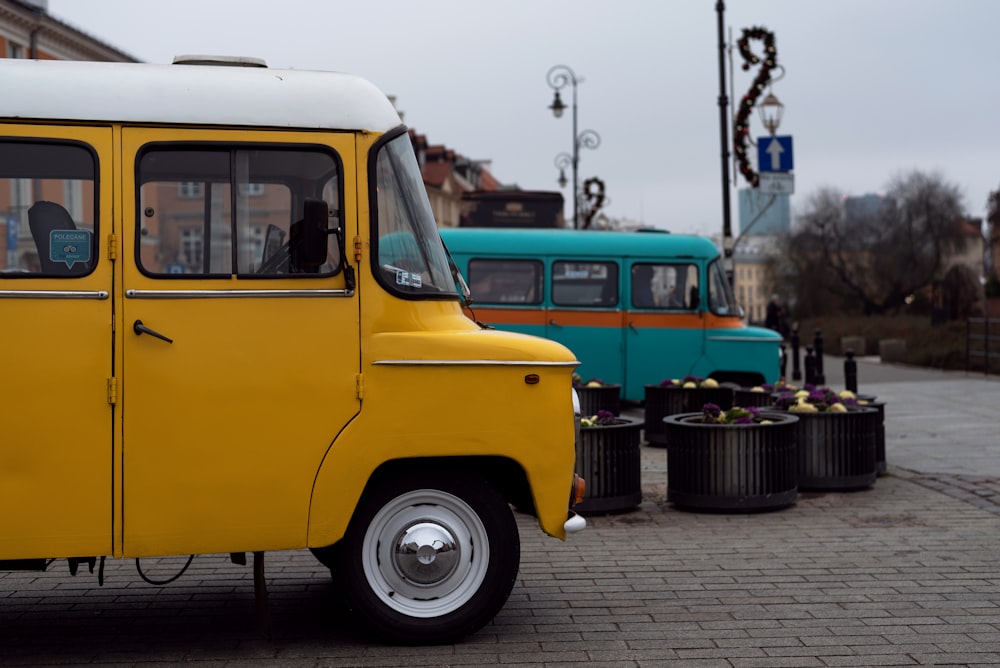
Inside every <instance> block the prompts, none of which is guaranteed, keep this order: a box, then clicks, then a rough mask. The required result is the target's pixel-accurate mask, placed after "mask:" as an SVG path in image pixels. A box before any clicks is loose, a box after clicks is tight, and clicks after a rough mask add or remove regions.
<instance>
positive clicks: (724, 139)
mask: <svg viewBox="0 0 1000 668" xmlns="http://www.w3.org/2000/svg"><path fill="white" fill-rule="evenodd" d="M715 11H716V13H717V14H718V15H719V16H718V18H719V138H720V142H721V144H722V257H723V264H722V266H723V268H724V269H725V271H726V278H727V279H729V285H730V286H732V285H733V231H732V226H731V221H730V218H729V115H728V109H729V98H728V97H727V96H726V39H725V35H724V30H723V24H724V23H725V20H724V16H725V12H726V5H725V3H724V2H723V1H722V0H718V2H716V3H715Z"/></svg>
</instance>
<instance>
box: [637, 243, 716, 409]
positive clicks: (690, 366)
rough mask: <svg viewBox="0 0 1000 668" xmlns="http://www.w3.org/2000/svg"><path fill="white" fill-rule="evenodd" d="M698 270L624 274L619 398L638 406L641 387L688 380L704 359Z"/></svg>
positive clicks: (648, 265) (645, 267)
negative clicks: (622, 367)
mask: <svg viewBox="0 0 1000 668" xmlns="http://www.w3.org/2000/svg"><path fill="white" fill-rule="evenodd" d="M698 276H699V274H698V265H697V264H694V263H693V262H690V261H684V260H678V261H675V262H662V261H660V262H639V261H637V262H635V263H633V264H632V266H631V268H630V271H629V283H630V287H629V295H630V296H629V304H628V313H627V314H626V321H627V330H626V331H627V334H626V338H625V341H626V354H625V359H626V362H625V366H626V372H625V376H626V382H625V387H624V388H623V391H622V396H623V397H626V398H628V399H633V400H640V399H642V398H643V397H644V396H645V387H646V385H656V384H659V383H660V382H662V381H663V380H665V379H668V378H675V379H679V378H683V377H684V376H686V375H689V374H693V373H694V370H695V369H697V368H699V363H700V361H701V359H702V358H703V356H704V354H705V318H704V314H703V313H702V312H701V310H702V309H704V308H705V306H706V305H704V304H701V303H700V302H701V297H700V294H701V286H700V282H699V280H698Z"/></svg>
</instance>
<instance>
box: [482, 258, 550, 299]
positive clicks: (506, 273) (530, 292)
mask: <svg viewBox="0 0 1000 668" xmlns="http://www.w3.org/2000/svg"><path fill="white" fill-rule="evenodd" d="M469 288H470V289H471V291H472V300H473V302H474V303H476V304H489V303H496V304H541V303H542V263H541V262H539V261H537V260H469Z"/></svg>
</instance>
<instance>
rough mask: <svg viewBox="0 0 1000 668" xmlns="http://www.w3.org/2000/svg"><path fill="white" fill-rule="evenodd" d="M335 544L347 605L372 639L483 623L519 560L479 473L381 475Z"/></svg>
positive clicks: (511, 525)
mask: <svg viewBox="0 0 1000 668" xmlns="http://www.w3.org/2000/svg"><path fill="white" fill-rule="evenodd" d="M404 545H406V547H403V546H404ZM442 545H450V546H451V547H450V549H442ZM435 546H436V547H435ZM340 547H341V550H340V555H339V556H340V557H341V568H340V569H339V571H340V574H341V576H342V578H343V588H344V590H345V592H346V594H347V597H348V600H349V602H350V604H351V606H352V607H353V609H354V611H355V612H356V613H357V614H358V616H359V617H360V618H361V619H362V620H363V621H364V622H365V624H366V625H367V626H368V627H369V628H370V630H371V631H372V632H373V633H374V634H375V635H376V637H377V638H378V639H379V640H383V641H389V642H393V643H399V644H410V645H423V644H442V643H450V642H454V641H457V640H459V639H461V638H464V637H465V636H468V635H470V634H472V633H474V632H476V631H478V630H479V629H480V628H482V627H483V626H484V625H485V624H487V623H488V622H489V621H490V620H492V619H493V617H495V616H496V614H497V613H498V612H499V611H500V609H501V608H502V607H503V605H504V604H505V603H506V602H507V598H508V597H509V596H510V592H511V590H512V589H513V587H514V582H515V580H516V579H517V572H518V568H519V566H520V559H521V544H520V538H519V536H518V532H517V523H516V522H515V520H514V515H513V512H512V511H511V509H510V506H509V505H508V504H507V502H506V501H505V500H504V499H503V497H502V496H500V494H499V493H498V492H497V491H496V490H494V489H493V488H492V487H491V486H490V485H489V484H488V483H486V481H485V480H482V479H481V478H476V477H472V478H468V477H466V476H464V475H462V474H458V473H446V472H422V473H421V472H415V473H410V474H408V475H405V476H394V477H391V478H385V479H382V480H380V481H378V482H377V483H376V485H375V487H374V488H372V489H371V490H369V491H368V492H366V494H365V496H364V498H363V499H362V501H361V503H360V504H359V505H358V508H357V512H356V513H355V516H354V518H353V519H352V520H351V524H350V526H349V527H348V529H347V534H346V535H345V536H344V539H343V540H342V541H341V545H340Z"/></svg>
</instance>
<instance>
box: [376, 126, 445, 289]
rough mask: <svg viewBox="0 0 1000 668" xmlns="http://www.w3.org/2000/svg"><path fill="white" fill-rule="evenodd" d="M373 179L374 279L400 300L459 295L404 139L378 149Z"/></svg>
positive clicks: (410, 149)
mask: <svg viewBox="0 0 1000 668" xmlns="http://www.w3.org/2000/svg"><path fill="white" fill-rule="evenodd" d="M374 180H375V191H376V194H377V201H376V207H375V209H376V215H375V221H374V225H375V228H376V229H375V234H374V235H373V236H374V237H375V244H376V248H375V253H374V254H373V257H375V258H376V262H377V264H378V267H377V268H376V269H375V276H376V278H377V280H378V281H379V282H380V283H381V284H382V285H383V286H385V288H386V289H387V290H389V291H390V292H393V293H395V294H397V295H399V296H402V297H415V296H436V297H441V296H444V297H458V292H457V290H456V289H455V281H454V280H453V278H452V275H451V266H450V265H449V264H448V255H447V253H446V252H445V250H444V242H442V241H441V233H440V232H439V231H438V228H437V223H435V222H434V215H433V213H431V205H430V202H429V200H428V199H427V190H426V189H425V186H424V181H423V178H422V177H421V176H420V167H419V166H418V165H417V157H416V155H415V154H414V153H413V144H412V143H411V142H410V137H409V135H407V134H405V133H403V134H399V135H397V136H396V137H395V138H394V139H392V140H391V141H388V142H386V143H385V144H383V145H382V146H381V147H380V148H379V150H378V157H377V158H376V161H375V179H374Z"/></svg>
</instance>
